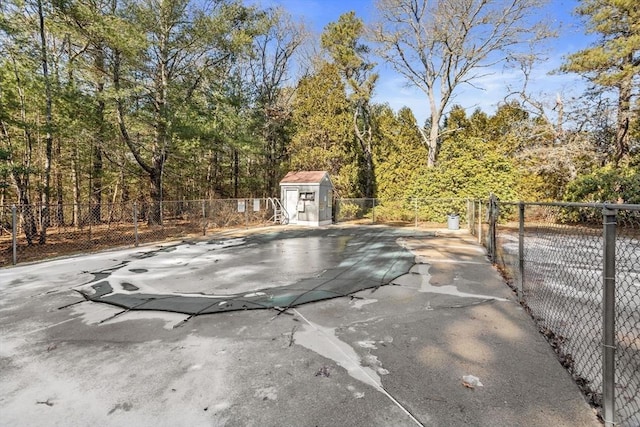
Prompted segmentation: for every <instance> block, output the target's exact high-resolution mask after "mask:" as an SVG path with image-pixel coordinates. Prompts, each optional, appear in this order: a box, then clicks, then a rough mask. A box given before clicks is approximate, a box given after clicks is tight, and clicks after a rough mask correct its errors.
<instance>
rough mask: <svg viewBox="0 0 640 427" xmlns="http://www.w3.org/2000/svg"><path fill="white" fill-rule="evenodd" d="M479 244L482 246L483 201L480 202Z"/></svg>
mask: <svg viewBox="0 0 640 427" xmlns="http://www.w3.org/2000/svg"><path fill="white" fill-rule="evenodd" d="M478 243H480V244H482V200H479V201H478Z"/></svg>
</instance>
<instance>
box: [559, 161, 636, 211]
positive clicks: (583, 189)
mask: <svg viewBox="0 0 640 427" xmlns="http://www.w3.org/2000/svg"><path fill="white" fill-rule="evenodd" d="M565 200H566V201H570V202H585V203H590V202H594V203H598V202H611V203H629V204H640V169H639V168H638V167H632V166H626V167H613V166H612V165H608V166H605V167H603V168H600V169H597V170H595V171H594V172H592V173H590V174H586V175H581V176H579V177H578V178H576V179H575V180H574V181H572V182H571V183H570V184H569V185H568V187H567V191H566V194H565Z"/></svg>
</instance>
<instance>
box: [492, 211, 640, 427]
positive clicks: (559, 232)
mask: <svg viewBox="0 0 640 427" xmlns="http://www.w3.org/2000/svg"><path fill="white" fill-rule="evenodd" d="M494 203H495V208H494V209H492V208H491V200H490V201H489V203H488V206H487V207H486V208H487V210H488V217H487V222H488V224H487V231H486V234H485V232H484V231H483V232H482V234H483V235H484V236H485V237H483V238H482V240H483V241H484V244H485V246H487V249H488V252H489V256H490V257H491V258H492V259H493V260H494V262H495V263H496V265H497V266H498V268H500V269H501V270H502V272H503V273H504V275H505V277H506V278H507V281H508V282H509V283H510V284H511V285H512V286H513V287H514V289H516V290H517V292H518V295H519V297H520V299H521V301H522V302H523V304H524V306H525V307H526V308H527V309H528V310H529V312H530V314H531V316H532V317H533V318H534V320H535V321H536V323H537V324H538V326H539V328H540V330H541V332H542V333H543V334H544V335H545V336H546V337H547V339H548V341H549V342H550V344H551V345H552V347H554V349H555V350H556V352H557V353H558V356H559V358H560V361H561V363H562V364H563V365H564V366H565V367H566V368H567V369H568V370H569V372H570V373H571V374H572V375H573V377H574V379H575V380H576V381H577V383H578V384H579V385H580V386H581V388H582V389H583V391H584V392H585V394H586V396H587V397H588V399H590V400H591V402H592V403H593V404H594V405H596V406H600V407H602V413H601V415H602V417H603V419H604V420H605V424H607V425H614V424H615V425H619V426H639V425H640V206H637V205H606V206H605V205H602V204H560V203H547V204H542V203H540V204H533V203H527V204H525V203H520V204H518V203H503V202H499V201H494ZM492 234H493V235H494V237H493V242H494V243H493V245H492V243H491V241H492Z"/></svg>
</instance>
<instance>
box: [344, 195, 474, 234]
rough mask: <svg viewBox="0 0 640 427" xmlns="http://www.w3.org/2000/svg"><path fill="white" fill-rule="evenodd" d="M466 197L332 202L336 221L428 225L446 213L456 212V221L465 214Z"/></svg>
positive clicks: (443, 220)
mask: <svg viewBox="0 0 640 427" xmlns="http://www.w3.org/2000/svg"><path fill="white" fill-rule="evenodd" d="M469 203H470V201H469V200H468V199H420V198H410V199H396V200H388V199H372V198H360V199H339V200H337V201H336V203H335V207H334V209H335V212H334V216H335V219H336V222H338V223H341V222H357V223H359V224H393V225H402V226H415V227H418V226H425V225H426V226H428V225H436V224H438V225H442V224H445V223H447V217H448V216H449V215H456V216H457V217H458V218H459V221H460V223H464V222H467V221H468V218H469V214H468V211H469Z"/></svg>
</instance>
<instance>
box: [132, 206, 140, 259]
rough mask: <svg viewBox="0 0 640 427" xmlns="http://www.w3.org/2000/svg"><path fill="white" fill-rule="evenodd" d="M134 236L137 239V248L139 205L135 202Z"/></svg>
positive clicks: (136, 245)
mask: <svg viewBox="0 0 640 427" xmlns="http://www.w3.org/2000/svg"><path fill="white" fill-rule="evenodd" d="M133 236H134V238H135V247H136V248H137V247H138V245H139V243H140V242H139V240H138V203H137V202H133Z"/></svg>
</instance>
